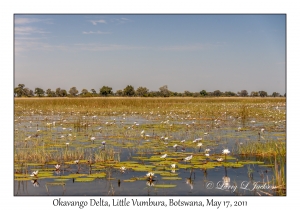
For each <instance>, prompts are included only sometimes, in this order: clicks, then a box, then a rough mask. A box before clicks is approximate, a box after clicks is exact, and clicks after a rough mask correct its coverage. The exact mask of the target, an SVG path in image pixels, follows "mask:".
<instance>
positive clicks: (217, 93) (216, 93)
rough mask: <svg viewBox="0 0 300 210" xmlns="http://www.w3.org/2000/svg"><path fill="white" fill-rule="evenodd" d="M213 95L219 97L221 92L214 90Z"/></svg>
mask: <svg viewBox="0 0 300 210" xmlns="http://www.w3.org/2000/svg"><path fill="white" fill-rule="evenodd" d="M213 95H214V96H217V97H219V96H221V95H222V92H221V91H220V90H215V91H214V92H213Z"/></svg>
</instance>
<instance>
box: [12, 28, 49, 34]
mask: <svg viewBox="0 0 300 210" xmlns="http://www.w3.org/2000/svg"><path fill="white" fill-rule="evenodd" d="M35 33H38V34H45V33H48V32H45V31H44V30H43V29H39V28H35V27H30V26H17V27H15V34H16V35H29V34H35Z"/></svg>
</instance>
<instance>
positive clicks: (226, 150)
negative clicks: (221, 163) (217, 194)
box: [222, 149, 230, 155]
mask: <svg viewBox="0 0 300 210" xmlns="http://www.w3.org/2000/svg"><path fill="white" fill-rule="evenodd" d="M222 153H223V154H224V155H228V154H229V153H230V151H229V150H228V149H224V150H223V152H222Z"/></svg>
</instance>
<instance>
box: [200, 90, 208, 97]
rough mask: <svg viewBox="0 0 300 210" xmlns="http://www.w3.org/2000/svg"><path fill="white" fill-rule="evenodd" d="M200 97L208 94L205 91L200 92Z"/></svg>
mask: <svg viewBox="0 0 300 210" xmlns="http://www.w3.org/2000/svg"><path fill="white" fill-rule="evenodd" d="M200 95H201V96H207V95H208V94H207V92H206V90H201V91H200Z"/></svg>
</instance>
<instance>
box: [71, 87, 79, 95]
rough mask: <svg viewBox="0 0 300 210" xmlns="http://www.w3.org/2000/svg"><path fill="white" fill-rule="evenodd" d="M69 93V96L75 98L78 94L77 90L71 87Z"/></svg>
mask: <svg viewBox="0 0 300 210" xmlns="http://www.w3.org/2000/svg"><path fill="white" fill-rule="evenodd" d="M69 93H70V95H71V96H76V95H77V94H78V90H77V88H76V87H71V88H70V90H69Z"/></svg>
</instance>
